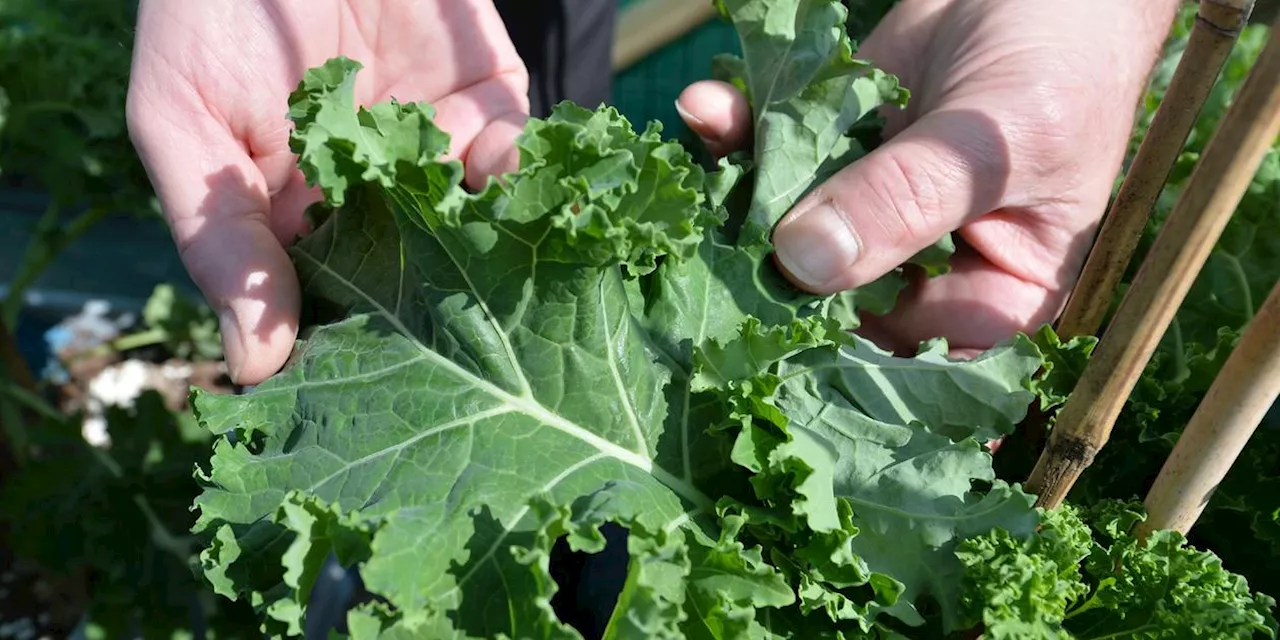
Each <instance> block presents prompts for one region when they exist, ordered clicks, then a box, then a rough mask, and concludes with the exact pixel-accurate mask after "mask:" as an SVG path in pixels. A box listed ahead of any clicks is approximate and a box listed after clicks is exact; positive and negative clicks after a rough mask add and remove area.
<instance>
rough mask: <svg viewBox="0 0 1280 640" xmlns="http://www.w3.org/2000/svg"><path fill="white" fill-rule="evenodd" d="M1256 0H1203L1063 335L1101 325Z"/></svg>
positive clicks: (1065, 317)
mask: <svg viewBox="0 0 1280 640" xmlns="http://www.w3.org/2000/svg"><path fill="white" fill-rule="evenodd" d="M1253 4H1254V3H1253V0H1200V10H1199V12H1198V13H1197V14H1196V21H1195V25H1194V26H1193V27H1192V30H1191V35H1190V36H1189V37H1188V39H1187V48H1186V50H1185V51H1183V53H1182V58H1181V60H1179V61H1178V67H1177V69H1176V70H1174V73H1173V78H1172V79H1171V80H1170V81H1169V88H1168V91H1167V92H1166V93H1165V96H1164V98H1163V99H1162V100H1161V101H1160V106H1159V107H1158V108H1157V109H1156V113H1155V116H1153V117H1152V119H1151V126H1150V127H1149V128H1148V130H1147V134H1146V136H1144V137H1143V139H1142V143H1141V145H1140V146H1139V147H1138V151H1137V153H1136V154H1134V157H1133V162H1132V163H1131V164H1130V168H1129V171H1128V173H1127V174H1125V177H1124V182H1122V183H1121V185H1120V189H1119V191H1117V192H1116V196H1115V200H1114V201H1113V202H1112V205H1111V211H1110V212H1109V213H1108V214H1107V216H1106V217H1104V218H1103V220H1102V227H1101V229H1099V230H1098V236H1097V239H1096V240H1095V242H1094V244H1093V248H1092V249H1091V250H1090V252H1089V258H1088V259H1087V260H1086V262H1085V264H1084V269H1083V270H1082V271H1081V272H1080V278H1079V279H1078V280H1077V281H1076V286H1075V287H1074V289H1073V290H1072V294H1071V297H1070V298H1069V299H1068V300H1067V306H1066V308H1065V309H1063V311H1062V315H1061V316H1060V317H1059V319H1058V326H1057V332H1058V335H1060V336H1062V339H1063V340H1067V339H1070V338H1073V337H1075V336H1082V335H1094V334H1096V333H1097V332H1098V329H1099V327H1101V326H1102V322H1103V320H1104V319H1105V318H1106V315H1107V311H1109V310H1110V308H1111V300H1112V297H1113V296H1114V294H1115V291H1116V287H1117V286H1118V285H1119V284H1120V278H1121V277H1122V276H1123V275H1124V273H1125V270H1126V269H1127V268H1128V266H1129V261H1130V260H1131V259H1132V258H1133V252H1134V249H1136V248H1137V246H1138V241H1139V240H1140V239H1141V238H1142V231H1143V229H1145V228H1146V226H1147V221H1148V220H1149V219H1150V218H1151V211H1152V209H1153V208H1154V207H1155V204H1156V200H1157V199H1158V198H1159V197H1160V192H1161V191H1163V190H1164V184H1165V182H1166V181H1167V180H1168V179H1169V172H1170V171H1172V170H1173V166H1174V164H1175V163H1176V162H1177V160H1178V156H1179V155H1180V154H1181V153H1182V147H1183V145H1184V144H1185V143H1186V141H1187V136H1188V135H1190V133H1191V128H1192V126H1194V125H1195V122H1196V119H1197V118H1198V117H1199V116H1200V110H1201V109H1202V108H1203V107H1204V103H1205V100H1206V99H1208V97H1209V92H1210V91H1212V89H1213V86H1214V84H1215V83H1216V82H1217V80H1218V76H1219V74H1221V72H1222V67H1223V65H1224V64H1226V61H1227V58H1228V56H1230V55H1231V49H1232V48H1233V47H1234V46H1235V44H1236V40H1237V38H1239V36H1240V31H1241V30H1242V29H1244V27H1245V25H1246V24H1248V22H1249V15H1250V13H1251V12H1252V11H1253Z"/></svg>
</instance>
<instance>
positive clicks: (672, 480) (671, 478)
mask: <svg viewBox="0 0 1280 640" xmlns="http://www.w3.org/2000/svg"><path fill="white" fill-rule="evenodd" d="M300 255H303V256H305V257H306V259H307V260H309V261H310V262H312V263H313V264H314V265H315V266H316V268H317V269H319V270H320V271H322V272H324V273H325V274H327V275H329V276H330V277H332V278H333V279H335V280H337V281H338V282H340V283H342V284H343V286H345V287H347V288H348V289H350V290H351V291H352V292H354V293H355V294H356V295H357V296H360V297H361V298H362V299H363V300H364V301H365V302H367V303H368V304H369V305H370V306H372V307H373V308H374V310H375V311H377V313H378V314H379V315H381V316H382V317H383V319H385V320H386V321H387V322H389V323H390V324H391V326H392V327H394V328H395V330H396V331H398V332H400V334H401V335H403V336H404V337H405V339H406V340H408V341H409V342H410V343H411V344H413V346H414V347H415V348H416V349H417V350H418V351H419V352H421V353H422V356H423V358H425V359H426V360H428V361H430V362H432V363H434V364H436V365H437V366H439V367H441V368H442V369H445V370H447V371H449V372H451V373H453V374H454V375H455V376H457V377H459V378H462V379H464V380H467V381H468V382H469V383H471V384H472V385H474V386H475V387H476V388H478V389H480V390H481V391H483V392H485V393H487V394H489V395H490V396H493V398H494V399H496V400H498V401H499V402H500V403H502V404H505V405H508V406H511V407H514V408H515V410H516V411H518V412H520V413H523V414H525V415H527V416H529V417H531V418H535V419H537V420H538V421H540V422H541V423H543V424H545V425H547V426H549V427H551V428H553V429H556V430H557V431H560V432H562V433H564V434H566V435H569V436H572V437H574V438H577V439H579V440H582V441H583V442H586V443H587V444H589V445H591V446H593V447H595V448H596V449H597V450H599V451H600V452H601V453H603V454H605V455H607V456H610V457H612V458H615V459H617V460H618V461H620V462H623V463H625V464H629V465H631V466H633V467H636V468H637V469H640V470H641V471H644V472H645V473H648V474H650V475H652V476H653V477H654V478H656V479H657V480H658V481H659V482H661V483H662V484H664V485H667V487H669V488H670V489H671V490H672V491H675V492H676V493H678V494H680V495H681V496H683V497H684V498H686V499H688V500H690V501H691V502H693V503H694V504H695V505H697V506H698V507H701V508H703V509H708V510H710V509H712V508H713V507H714V502H713V501H712V500H711V498H709V497H707V495H706V494H704V493H702V492H701V491H699V490H698V489H697V488H695V487H694V486H693V485H691V484H689V483H688V482H685V481H684V479H683V478H679V477H677V476H675V475H674V474H672V473H671V472H669V471H667V470H666V469H663V468H662V467H659V466H657V465H655V464H654V463H653V460H652V459H650V458H649V457H648V456H644V455H640V454H638V453H636V452H634V451H631V450H629V449H626V448H624V447H620V446H618V445H616V444H614V443H612V442H609V441H608V440H605V439H604V438H601V437H600V436H598V435H596V434H594V433H591V432H590V431H588V430H587V429H584V428H583V427H581V426H579V425H577V424H574V423H572V422H570V421H568V420H565V419H564V417H562V416H559V415H556V414H555V413H552V412H550V411H548V410H547V409H546V408H545V407H543V406H542V405H540V404H538V403H537V402H536V401H534V399H533V398H532V397H526V396H515V395H512V394H510V393H507V392H506V391H505V390H503V389H501V388H498V387H496V386H494V385H493V384H492V383H490V382H489V381H487V380H484V379H483V378H479V377H477V376H476V375H475V374H473V373H471V372H470V371H467V370H466V369H463V368H462V367H460V366H458V364H457V363H456V362H453V361H452V360H449V359H448V358H445V357H443V356H441V355H440V354H438V353H436V352H435V351H432V350H431V349H428V348H427V347H426V345H424V344H422V343H421V342H418V340H416V339H415V338H414V337H413V334H412V333H411V332H410V331H409V328H408V327H406V326H405V325H404V323H403V322H401V321H400V318H398V317H396V316H394V315H392V314H391V313H390V312H389V311H388V310H387V308H386V307H384V306H383V305H382V303H380V302H378V301H377V300H375V299H373V298H372V297H370V296H369V295H368V294H366V293H365V292H364V291H361V290H360V288H359V287H357V286H355V284H354V283H352V282H351V281H350V280H347V279H346V278H344V277H342V276H341V275H339V274H338V272H336V271H334V270H333V269H331V268H330V267H329V265H327V264H325V263H322V262H320V261H319V260H316V259H315V258H314V257H312V256H310V255H307V254H305V253H301V252H300ZM513 364H514V363H513Z"/></svg>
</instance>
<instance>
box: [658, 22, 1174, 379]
mask: <svg viewBox="0 0 1280 640" xmlns="http://www.w3.org/2000/svg"><path fill="white" fill-rule="evenodd" d="M1176 8H1177V2H1176V0H1157V1H1154V2H1138V3H1132V2H1113V1H1112V0H1080V1H1077V2H1061V1H1059V0H1023V1H1021V2H1007V1H1004V0H902V1H901V2H900V4H898V5H897V6H896V7H895V8H894V9H893V10H892V11H891V12H890V13H889V14H888V15H887V16H886V17H885V19H884V20H883V21H882V22H881V23H880V24H879V25H878V26H877V27H876V29H875V30H874V32H873V33H872V34H871V35H870V36H869V37H868V38H867V39H866V41H865V42H864V43H862V46H861V49H860V51H859V53H858V57H859V58H864V59H867V60H870V61H871V62H872V63H873V64H875V65H876V66H878V67H880V68H882V69H884V70H886V71H888V72H889V73H893V74H895V75H897V76H898V77H899V78H900V80H901V82H902V84H903V86H904V87H906V88H907V89H908V90H910V91H911V92H912V96H911V100H910V102H909V104H908V106H907V108H906V109H905V110H904V111H897V110H894V111H891V112H886V113H885V116H886V120H887V122H886V128H885V132H884V134H885V138H886V141H885V143H884V144H883V145H882V146H880V147H879V148H878V149H876V150H875V151H873V152H872V153H870V154H869V155H867V156H866V157H865V158H863V159H861V160H859V161H858V162H855V163H854V164H852V165H850V166H849V167H847V168H845V169H844V170H843V171H842V172H840V173H838V174H837V175H835V176H833V177H832V178H831V179H829V180H828V181H827V182H826V183H824V184H822V185H820V186H819V187H818V188H816V189H814V190H813V191H812V192H811V193H810V194H809V195H807V196H806V197H805V198H804V199H802V200H801V201H800V202H799V203H797V205H796V206H795V207H794V208H793V209H792V210H791V212H789V213H788V214H787V216H786V217H784V218H783V219H782V221H781V222H780V223H779V224H778V226H777V227H776V229H775V231H774V236H773V242H774V245H775V248H776V253H777V256H776V257H777V261H778V263H779V266H780V268H781V269H782V271H783V272H784V273H785V274H787V276H788V277H789V278H790V279H791V280H792V281H793V282H794V283H795V284H796V285H797V286H799V287H801V288H803V289H806V290H809V291H811V292H814V293H832V292H836V291H840V290H845V289H849V288H853V287H857V286H861V285H864V284H867V283H869V282H871V281H873V280H875V279H876V278H878V277H880V276H882V275H884V274H885V273H887V272H888V271H889V270H891V269H893V268H894V267H896V266H898V265H900V264H902V263H903V262H905V261H906V260H907V259H909V258H910V257H911V256H913V255H914V254H916V253H917V252H919V251H920V250H922V249H924V248H926V247H928V246H929V245H931V244H933V243H934V242H936V241H937V240H938V239H939V238H941V237H942V236H943V235H945V234H946V233H948V232H956V238H955V239H956V244H957V253H956V255H955V256H953V259H952V266H953V270H952V271H951V273H948V274H946V275H943V276H939V277H936V278H932V279H925V278H923V277H920V278H917V279H916V280H915V281H914V282H913V283H912V286H911V287H910V288H909V289H908V291H906V292H904V294H903V296H902V298H901V299H900V302H899V304H898V306H897V307H896V309H895V310H894V311H893V312H892V313H891V314H890V315H888V316H885V317H879V318H877V317H874V316H868V317H865V318H864V322H865V324H864V326H863V327H862V328H861V329H860V331H859V332H860V333H863V334H864V335H866V336H867V337H868V338H870V339H872V340H873V341H875V342H877V343H879V344H880V345H881V346H882V347H886V348H891V349H896V350H907V349H912V348H914V347H915V345H917V344H918V343H919V342H920V341H921V340H925V339H928V338H932V337H939V336H941V337H945V338H947V339H948V341H949V342H950V344H951V347H952V351H953V353H955V354H957V355H968V354H972V353H974V352H976V351H981V350H983V349H986V348H989V347H991V346H992V345H993V344H995V343H996V342H999V341H1000V340H1003V339H1005V338H1008V337H1010V336H1011V335H1013V334H1014V333H1016V332H1018V331H1024V332H1025V331H1034V330H1035V329H1036V328H1037V327H1038V326H1039V325H1041V324H1043V323H1045V322H1049V321H1051V320H1052V319H1053V318H1055V317H1056V316H1057V315H1058V313H1060V312H1061V309H1062V306H1063V304H1064V303H1065V300H1066V296H1067V295H1068V294H1069V293H1070V289H1071V287H1072V286H1073V284H1074V281H1075V278H1076V277H1077V276H1078V273H1079V269H1080V267H1081V265H1082V263H1083V260H1084V258H1085V256H1086V255H1087V252H1088V248H1089V246H1090V242H1091V239H1092V237H1093V232H1094V230H1095V228H1096V226H1097V223H1098V221H1099V219H1100V217H1101V215H1102V213H1103V211H1104V209H1105V207H1106V204H1107V201H1108V198H1109V196H1110V192H1111V189H1112V186H1113V184H1114V180H1115V176H1116V174H1117V172H1118V170H1119V168H1120V165H1121V162H1122V161H1123V157H1124V152H1125V149H1126V146H1127V143H1128V139H1129V134H1130V132H1131V129H1132V126H1133V122H1134V114H1135V108H1136V106H1137V101H1138V99H1139V97H1140V95H1141V93H1142V91H1143V89H1144V88H1145V86H1146V82H1147V79H1148V76H1149V73H1150V70H1151V69H1152V67H1153V65H1154V63H1155V60H1156V57H1157V55H1158V53H1159V49H1160V46H1161V44H1162V43H1163V41H1164V38H1165V36H1166V35H1167V33H1168V28H1169V26H1170V25H1171V23H1172V20H1173V17H1174V13H1175V11H1176ZM677 105H678V107H679V109H680V110H681V111H682V113H683V116H684V119H685V121H686V123H687V124H688V125H689V126H690V128H691V129H693V130H694V131H695V132H696V133H697V134H698V135H699V136H701V137H702V139H703V140H704V142H705V143H706V144H707V146H708V148H709V150H710V151H712V152H713V153H716V154H723V153H725V152H728V151H731V150H733V149H736V148H741V147H743V146H745V145H746V144H748V143H749V142H750V141H749V139H748V138H749V136H750V133H751V124H750V108H749V106H747V104H746V102H745V99H744V98H743V96H742V95H741V94H740V93H738V92H737V91H736V90H735V89H733V88H732V87H731V86H729V85H726V84H723V83H719V82H714V81H709V82H702V83H698V84H695V85H692V86H690V87H689V88H688V89H686V90H685V92H684V93H683V94H682V95H681V96H680V99H679V101H678V102H677Z"/></svg>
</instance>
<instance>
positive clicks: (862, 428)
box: [777, 338, 1040, 627]
mask: <svg viewBox="0 0 1280 640" xmlns="http://www.w3.org/2000/svg"><path fill="white" fill-rule="evenodd" d="M1029 345H1030V343H1029V342H1028V341H1026V340H1025V338H1020V339H1018V340H1015V341H1012V342H1010V343H1009V344H1006V345H1004V346H1002V347H1000V348H997V349H995V350H993V351H992V352H989V353H988V354H987V355H985V356H984V357H982V358H979V359H977V360H974V361H971V362H949V361H945V360H943V359H942V358H941V356H940V354H941V353H942V352H943V351H942V350H941V349H942V347H941V345H937V346H935V347H934V348H933V349H926V350H925V351H923V352H922V353H921V355H920V356H918V357H917V358H913V359H906V358H892V357H890V356H888V355H886V354H884V353H883V352H881V351H879V350H878V349H875V348H874V347H873V346H871V345H870V344H869V343H866V342H865V341H862V340H859V342H858V344H857V346H856V347H853V348H850V347H844V348H841V349H839V350H836V349H825V350H823V349H815V350H812V351H808V352H805V353H804V354H801V355H799V356H797V357H794V358H791V359H789V360H787V361H786V362H785V363H782V364H781V365H780V366H779V367H778V371H777V375H778V377H779V378H781V379H782V380H784V381H785V382H783V384H782V386H781V388H780V389H779V392H778V400H777V405H778V407H779V408H780V409H781V410H782V412H783V413H784V414H786V416H787V417H788V418H789V419H790V420H791V421H792V427H790V428H791V430H792V431H793V432H796V433H802V432H808V433H810V434H812V436H813V437H815V438H817V439H819V440H820V441H821V442H823V443H824V444H825V446H827V447H829V448H830V449H831V450H832V451H833V452H834V453H835V455H836V457H837V460H838V461H837V462H835V465H834V468H835V470H836V471H835V475H834V482H835V485H834V493H835V496H836V497H837V498H838V499H840V500H845V501H848V503H849V504H850V505H851V507H852V512H853V516H852V522H853V524H854V525H855V526H856V528H857V531H858V534H857V535H856V536H854V537H853V538H852V547H851V549H852V551H853V552H854V553H856V554H858V555H859V556H861V557H863V558H865V561H866V564H867V567H868V568H869V569H870V570H871V571H872V572H875V573H878V574H883V575H885V576H891V577H892V579H894V580H895V581H897V582H899V583H901V585H902V588H903V592H902V594H901V597H900V598H899V599H898V600H897V602H896V604H894V606H893V607H891V608H890V609H889V610H890V612H891V613H893V615H895V616H897V617H899V618H901V619H902V620H903V621H905V622H907V623H909V624H913V625H918V624H922V623H923V622H924V618H923V617H922V616H921V615H920V614H919V612H918V611H917V609H916V604H915V603H916V601H917V599H918V598H920V597H921V596H923V595H928V596H931V597H932V598H934V599H936V600H937V601H938V602H939V603H940V605H941V607H942V614H943V624H944V625H946V626H948V627H954V625H955V624H956V620H957V612H956V607H957V602H958V598H959V590H960V581H961V574H962V569H961V567H960V566H959V564H958V563H957V562H955V559H954V557H953V556H952V554H951V551H952V549H953V547H954V545H955V544H956V542H958V541H959V540H961V539H963V538H967V537H970V536H972V535H976V534H978V533H982V532H986V531H988V530H990V529H992V528H994V527H1000V528H1003V529H1006V530H1010V531H1029V530H1030V529H1031V528H1032V527H1033V526H1034V524H1035V517H1034V512H1033V511H1032V510H1031V505H1032V502H1033V498H1032V497H1031V496H1029V495H1027V494H1025V493H1023V492H1022V491H1021V489H1019V488H1018V487H1016V486H1009V485H1007V484H1005V483H1004V482H1002V481H999V480H996V478H995V473H994V471H993V470H992V468H991V456H990V454H989V453H987V452H986V451H985V450H984V449H983V448H982V446H981V445H980V444H979V442H978V441H977V440H975V439H974V437H973V436H972V435H961V434H962V433H963V432H966V431H967V432H968V433H969V434H975V433H1001V432H1004V431H1006V430H1007V429H1008V428H1009V427H1010V426H1011V425H1012V424H1013V423H1015V422H1016V421H1017V420H1018V419H1020V417H1021V415H1022V414H1023V413H1024V412H1025V409H1026V406H1027V403H1028V402H1027V400H1021V401H1015V400H1014V399H1015V398H1017V397H1019V396H1020V395H1029V394H1028V393H1027V392H1025V391H1019V392H1017V393H1009V391H1002V390H1008V389H1018V388H1020V387H1021V386H1022V385H1024V384H1026V383H1027V382H1028V380H1029V378H1030V375H1031V373H1032V372H1034V371H1035V369H1036V368H1037V367H1038V364H1039V362H1040V360H1039V354H1038V351H1036V350H1035V349H1034V348H1028V346H1029ZM917 389H928V390H929V391H931V392H932V393H930V394H924V393H916V392H915V391H916V390H917ZM1002 397H1004V398H1009V400H1008V401H1007V402H1005V401H1003V400H1002ZM961 427H963V428H962V429H961ZM948 433H950V434H951V435H950V436H949V435H947V434H948ZM953 438H954V439H953ZM978 482H981V483H989V484H990V485H991V488H990V490H988V491H986V492H983V491H981V490H979V488H978V487H976V486H975V483H978Z"/></svg>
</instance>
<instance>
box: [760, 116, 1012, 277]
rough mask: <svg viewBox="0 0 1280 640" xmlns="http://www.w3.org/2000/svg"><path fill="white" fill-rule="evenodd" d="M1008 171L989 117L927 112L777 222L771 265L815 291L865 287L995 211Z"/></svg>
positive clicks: (998, 135) (1004, 151)
mask: <svg viewBox="0 0 1280 640" xmlns="http://www.w3.org/2000/svg"><path fill="white" fill-rule="evenodd" d="M1010 165H1011V162H1010V159H1009V150H1008V148H1007V145H1006V144H1005V142H1004V137H1003V135H1002V134H1001V131H1000V129H999V128H998V126H997V125H996V124H995V122H994V121H993V120H992V119H991V118H990V117H988V116H986V115H985V114H982V113H978V112H975V111H966V110H950V111H935V112H931V113H929V114H927V115H925V116H923V117H921V118H920V119H919V120H917V121H916V122H915V123H914V124H912V125H911V126H910V127H908V128H906V129H905V130H903V131H902V132H901V133H899V134H898V135H897V136H895V137H893V138H892V139H890V140H889V141H888V142H886V143H885V144H884V145H883V146H881V147H879V148H878V149H876V150H875V151H873V152H872V153H870V154H868V155H867V156H866V157H864V158H862V159H861V160H858V161H857V162H855V163H853V164H852V165H850V166H848V167H845V168H844V169H843V170H842V171H840V172H838V173H837V174H835V175H834V176H832V177H831V178H830V179H828V180H827V181H826V182H825V183H824V184H822V185H820V186H818V187H817V188H816V189H814V190H813V191H812V192H811V193H810V194H809V195H808V196H806V197H805V198H804V199H802V200H801V201H800V202H799V203H798V204H797V205H796V206H795V207H794V208H793V209H792V210H791V211H790V212H789V213H788V214H787V215H786V216H785V217H784V218H783V219H782V221H781V222H779V223H778V225H777V227H776V229H775V230H774V235H773V244H774V247H775V249H776V251H777V260H778V262H779V266H780V267H781V268H782V270H783V271H784V272H785V273H786V275H787V276H788V278H790V279H791V280H792V281H793V282H794V283H795V284H796V285H797V286H799V287H801V288H803V289H806V290H808V291H811V292H813V293H819V294H826V293H834V292H837V291H843V290H846V289H851V288H854V287H858V286H862V285H864V284H867V283H869V282H871V281H873V280H875V279H877V278H879V277H880V276H882V275H884V274H885V273H888V272H889V271H890V270H892V269H894V268H895V267H898V266H899V265H901V264H902V263H904V262H906V261H907V260H908V259H910V258H911V257H912V256H913V255H915V254H916V253H918V252H919V251H921V250H923V249H925V248H927V247H928V246H929V245H931V244H933V243H935V242H937V241H938V239H939V238H941V237H942V236H943V235H945V234H947V233H949V232H951V231H954V230H956V229H957V228H959V227H960V226H961V225H963V224H964V223H965V222H967V221H969V220H970V219H972V218H974V217H977V216H980V215H983V214H986V213H988V212H990V211H993V210H995V209H997V208H999V207H1000V206H1001V199H1002V198H1003V197H1004V192H1005V190H1006V188H1007V186H1006V185H1007V182H1008V179H1009V174H1010V170H1011V168H1010Z"/></svg>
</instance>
